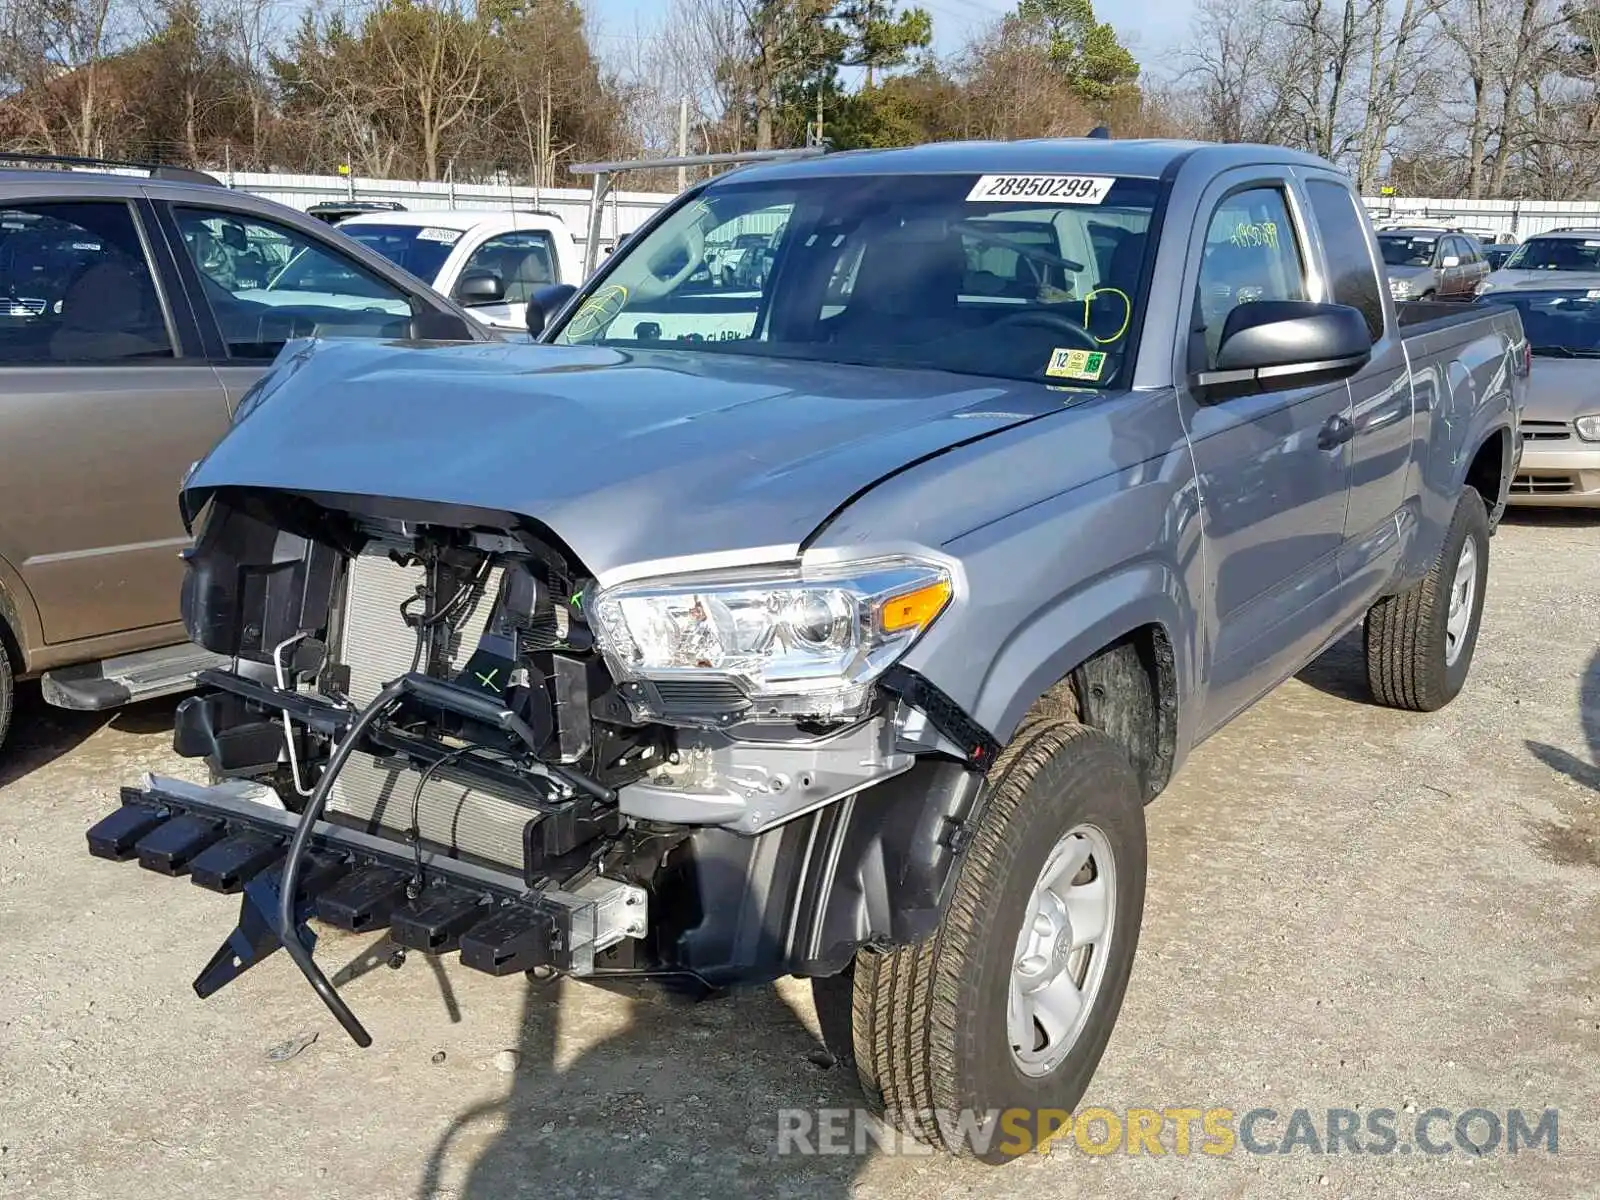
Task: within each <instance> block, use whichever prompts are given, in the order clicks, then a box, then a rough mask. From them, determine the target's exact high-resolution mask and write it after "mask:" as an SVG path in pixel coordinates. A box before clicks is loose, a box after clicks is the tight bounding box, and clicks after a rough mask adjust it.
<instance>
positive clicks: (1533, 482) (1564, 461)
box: [1479, 288, 1600, 508]
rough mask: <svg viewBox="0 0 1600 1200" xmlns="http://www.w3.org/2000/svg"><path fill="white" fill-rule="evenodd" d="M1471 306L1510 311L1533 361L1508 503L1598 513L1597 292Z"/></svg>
mask: <svg viewBox="0 0 1600 1200" xmlns="http://www.w3.org/2000/svg"><path fill="white" fill-rule="evenodd" d="M1479 303H1480V304H1490V303H1492V304H1496V305H1507V304H1508V305H1512V306H1513V307H1515V308H1517V309H1518V310H1519V311H1520V312H1521V313H1522V325H1523V329H1524V330H1525V331H1526V333H1527V337H1528V343H1529V345H1530V346H1531V347H1532V350H1533V354H1534V355H1535V356H1536V357H1537V358H1538V359H1539V363H1538V365H1537V366H1536V367H1535V368H1534V370H1533V375H1532V383H1531V386H1530V388H1529V391H1528V403H1527V407H1526V408H1525V409H1524V410H1523V413H1522V420H1521V422H1520V426H1521V430H1522V443H1523V445H1522V465H1521V467H1519V468H1518V471H1517V474H1516V476H1515V477H1514V478H1513V480H1512V483H1511V495H1510V497H1509V499H1510V502H1511V503H1512V504H1550V505H1567V506H1579V507H1597V508H1600V290H1595V289H1590V288H1564V289H1547V290H1539V291H1535V290H1532V289H1523V290H1518V291H1514V292H1506V293H1503V294H1501V295H1497V296H1495V297H1493V299H1492V300H1488V301H1484V300H1480V301H1479Z"/></svg>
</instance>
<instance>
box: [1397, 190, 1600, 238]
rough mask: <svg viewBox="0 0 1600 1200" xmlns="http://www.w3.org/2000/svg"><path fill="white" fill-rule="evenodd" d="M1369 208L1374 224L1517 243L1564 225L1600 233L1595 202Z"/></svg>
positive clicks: (1406, 203) (1409, 203)
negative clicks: (1449, 229) (1440, 228)
mask: <svg viewBox="0 0 1600 1200" xmlns="http://www.w3.org/2000/svg"><path fill="white" fill-rule="evenodd" d="M1366 206H1367V211H1368V212H1369V213H1371V214H1372V219H1373V220H1375V221H1406V222H1411V221H1415V222H1417V223H1419V224H1428V225H1455V226H1459V227H1460V228H1463V229H1468V230H1472V231H1483V232H1493V233H1496V234H1501V235H1505V234H1509V235H1510V236H1512V237H1514V238H1515V239H1516V240H1517V241H1523V240H1524V239H1526V238H1529V237H1531V236H1533V235H1534V234H1536V233H1544V232H1546V231H1547V230H1551V229H1557V228H1559V227H1561V226H1563V225H1577V226H1584V227H1590V228H1595V229H1600V201H1594V200H1421V199H1412V198H1408V197H1396V196H1384V197H1381V198H1373V197H1370V196H1369V197H1368V198H1367V200H1366Z"/></svg>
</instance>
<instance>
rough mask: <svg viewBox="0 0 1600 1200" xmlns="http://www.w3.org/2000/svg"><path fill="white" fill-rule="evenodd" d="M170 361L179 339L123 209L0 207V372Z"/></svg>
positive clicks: (96, 203) (94, 203) (116, 204)
mask: <svg viewBox="0 0 1600 1200" xmlns="http://www.w3.org/2000/svg"><path fill="white" fill-rule="evenodd" d="M172 356H173V353H172V335H171V333H170V332H169V331H168V329H167V322H166V317H165V315H164V314H163V312H162V308H161V300H160V297H159V295H158V294H157V292H156V285H155V279H154V276H153V275H152V274H151V271H150V264H149V261H148V260H147V259H146V258H145V252H144V245H143V243H142V242H141V241H140V240H139V233H138V228H137V227H136V226H135V224H134V219H133V212H132V210H131V209H130V208H129V207H128V205H127V204H126V203H124V202H122V201H120V200H91V201H72V202H66V201H63V202H50V201H46V202H38V203H22V204H8V205H6V206H5V207H3V208H0V364H11V363H86V362H135V361H140V360H146V359H158V360H169V359H171V358H172Z"/></svg>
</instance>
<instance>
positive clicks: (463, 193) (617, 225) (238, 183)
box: [218, 171, 672, 246]
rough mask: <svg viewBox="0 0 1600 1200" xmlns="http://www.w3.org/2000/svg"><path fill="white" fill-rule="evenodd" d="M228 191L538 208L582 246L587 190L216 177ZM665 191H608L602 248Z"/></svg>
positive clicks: (422, 207)
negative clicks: (554, 216)
mask: <svg viewBox="0 0 1600 1200" xmlns="http://www.w3.org/2000/svg"><path fill="white" fill-rule="evenodd" d="M218 178H220V179H221V180H222V181H223V182H224V183H226V184H227V185H228V186H229V187H236V188H238V189H240V190H241V191H246V192H253V193H255V194H256V195H258V196H264V197H266V198H267V199H268V200H276V201H277V202H278V203H279V204H286V205H288V206H289V207H290V208H298V209H301V210H305V209H307V208H310V207H311V206H312V205H313V204H318V203H320V202H322V201H325V200H350V199H355V200H397V201H399V202H400V203H401V204H403V205H405V206H406V208H407V209H410V210H412V211H416V212H426V211H428V210H429V209H442V208H476V209H507V208H542V209H545V210H547V211H549V212H553V213H555V214H557V215H558V216H560V217H561V218H562V220H564V221H565V222H566V223H567V226H568V227H569V228H570V229H571V230H572V235H573V236H574V237H575V238H577V239H578V240H579V241H580V242H581V241H583V239H584V237H585V236H586V234H587V233H588V228H589V192H588V190H587V189H585V188H531V187H524V186H515V187H513V186H512V185H510V184H492V183H451V182H449V181H442V182H424V181H422V180H415V179H358V178H346V177H344V176H340V175H279V174H264V173H258V172H253V171H231V172H225V173H224V172H219V173H218ZM671 199H672V195H671V194H670V193H665V192H623V191H615V190H614V191H612V193H611V194H610V195H609V196H607V197H606V202H605V216H604V219H603V222H602V224H601V227H600V242H601V245H606V246H609V245H614V244H615V243H616V241H617V239H618V237H619V236H626V235H627V234H630V233H632V232H633V231H634V230H635V229H637V228H638V227H639V226H640V225H642V224H643V223H644V222H645V220H646V219H647V218H648V217H649V216H650V214H651V213H653V212H655V211H656V210H657V209H658V208H660V207H661V206H662V205H663V204H665V203H666V202H667V201H668V200H671Z"/></svg>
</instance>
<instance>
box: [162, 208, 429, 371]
mask: <svg viewBox="0 0 1600 1200" xmlns="http://www.w3.org/2000/svg"><path fill="white" fill-rule="evenodd" d="M173 215H174V217H175V218H176V219H177V223H178V230H179V232H180V233H181V234H182V235H183V244H184V248H185V249H186V250H187V251H188V252H189V257H190V259H191V260H192V261H193V262H194V265H195V268H196V269H197V270H198V271H199V272H200V285H201V288H202V290H203V291H204V292H205V297H206V299H207V301H209V302H210V305H211V311H212V313H213V314H214V315H215V317H216V319H217V324H218V326H219V327H220V328H221V330H222V337H223V340H224V341H225V342H226V343H227V346H228V355H229V357H231V358H250V359H261V358H273V357H275V356H276V355H277V353H278V351H279V350H281V349H282V348H283V344H284V342H285V341H287V340H289V339H290V338H297V337H403V336H404V335H405V332H406V326H407V322H408V321H409V319H410V316H411V299H410V297H409V296H408V295H407V294H406V293H405V292H404V291H402V290H401V289H400V288H399V287H397V286H395V285H394V284H392V283H389V282H388V281H387V280H385V279H383V278H381V277H380V276H378V275H376V274H373V273H372V272H371V271H369V270H367V268H365V267H363V266H361V265H360V264H359V263H357V262H356V261H355V260H354V259H352V258H347V257H346V256H345V255H343V254H341V253H339V252H338V251H337V250H335V249H334V248H333V247H331V246H328V245H325V244H324V243H322V242H321V241H319V240H318V239H316V238H314V237H311V236H310V235H309V234H305V233H302V232H300V231H299V230H297V229H291V228H289V227H287V226H284V225H279V224H277V223H276V222H273V221H267V220H263V219H262V218H260V217H256V216H254V215H252V214H249V213H242V212H227V211H222V210H217V209H206V208H187V207H179V208H174V209H173Z"/></svg>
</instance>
